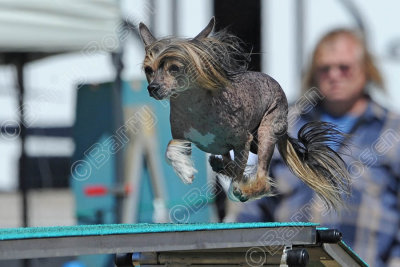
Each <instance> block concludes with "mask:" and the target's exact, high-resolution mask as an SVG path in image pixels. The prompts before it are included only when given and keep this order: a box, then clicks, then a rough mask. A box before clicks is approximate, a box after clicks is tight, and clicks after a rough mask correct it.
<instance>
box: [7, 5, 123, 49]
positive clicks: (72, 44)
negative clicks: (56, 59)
mask: <svg viewBox="0 0 400 267" xmlns="http://www.w3.org/2000/svg"><path fill="white" fill-rule="evenodd" d="M120 22H121V16H120V9H119V6H118V1H116V0H40V1H39V0H0V36H1V38H0V53H4V52H6V53H7V52H40V53H59V52H70V51H79V50H82V49H87V48H88V47H89V46H91V47H92V48H96V49H98V50H106V51H112V50H115V49H117V48H118V36H117V35H118V30H119V28H118V27H119V25H120Z"/></svg>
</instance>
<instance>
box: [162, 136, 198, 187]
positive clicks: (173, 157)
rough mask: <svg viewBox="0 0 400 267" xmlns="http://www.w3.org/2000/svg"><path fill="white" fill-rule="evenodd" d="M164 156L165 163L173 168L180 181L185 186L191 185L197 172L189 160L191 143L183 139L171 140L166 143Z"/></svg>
mask: <svg viewBox="0 0 400 267" xmlns="http://www.w3.org/2000/svg"><path fill="white" fill-rule="evenodd" d="M165 155H166V157H167V162H168V163H169V164H170V165H171V166H172V167H173V168H174V170H175V172H176V174H177V175H178V176H179V177H180V178H181V179H182V181H183V182H184V183H185V184H190V183H192V182H193V179H194V174H195V173H196V172H197V170H196V169H195V168H194V164H193V161H192V159H191V155H192V143H191V142H189V141H187V140H183V139H172V140H171V141H169V143H168V147H167V152H166V153H165Z"/></svg>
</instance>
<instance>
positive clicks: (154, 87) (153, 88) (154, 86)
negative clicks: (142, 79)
mask: <svg viewBox="0 0 400 267" xmlns="http://www.w3.org/2000/svg"><path fill="white" fill-rule="evenodd" d="M158 89H160V85H159V84H158V83H151V84H149V86H147V90H149V92H150V93H151V92H153V91H156V90H158Z"/></svg>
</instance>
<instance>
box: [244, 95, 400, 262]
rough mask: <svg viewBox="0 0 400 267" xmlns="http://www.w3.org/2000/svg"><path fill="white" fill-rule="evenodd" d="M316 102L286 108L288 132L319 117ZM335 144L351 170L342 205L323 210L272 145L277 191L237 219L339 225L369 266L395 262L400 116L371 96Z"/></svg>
mask: <svg viewBox="0 0 400 267" xmlns="http://www.w3.org/2000/svg"><path fill="white" fill-rule="evenodd" d="M321 117H324V114H323V112H322V110H321V109H320V108H318V107H317V108H314V109H313V110H311V111H308V112H305V111H301V110H296V109H295V108H292V110H291V112H289V126H292V127H290V129H289V132H290V133H291V135H292V136H293V137H296V136H297V132H298V130H299V129H300V127H301V126H302V125H304V124H305V123H307V122H309V121H315V120H320V119H321ZM347 131H348V132H349V133H350V136H349V137H348V139H347V140H346V141H345V142H346V143H348V144H350V149H347V150H346V149H345V148H344V147H340V148H338V150H339V152H343V153H344V155H342V158H343V159H344V160H345V162H346V163H347V165H348V170H349V172H350V173H351V175H352V192H351V195H350V196H348V197H347V198H346V204H347V207H346V208H344V209H343V210H341V211H340V212H338V213H336V212H334V211H330V212H327V211H326V209H325V208H324V205H323V203H322V201H321V200H320V199H319V198H318V197H317V196H316V194H315V193H314V192H313V191H312V190H311V189H310V188H309V187H307V186H306V185H305V184H304V183H302V182H301V181H300V179H298V178H297V177H295V176H294V175H293V174H292V173H291V172H290V171H289V170H288V168H287V167H286V166H285V164H284V163H283V161H282V160H281V158H280V156H279V154H278V153H277V152H276V151H275V154H274V156H273V159H272V162H271V167H270V172H271V173H270V175H271V177H275V178H276V183H277V189H276V190H277V191H278V194H277V195H276V196H274V197H266V198H262V199H259V200H256V201H251V202H248V203H246V204H245V206H244V208H243V209H242V211H241V213H240V214H239V216H238V221H242V222H250V221H252V222H254V221H285V222H286V221H311V222H318V223H320V224H321V226H324V227H325V226H326V227H329V228H336V229H339V230H340V231H341V232H342V233H343V240H344V241H345V242H346V243H347V244H348V245H349V246H350V247H352V248H353V249H354V250H355V252H357V253H358V254H359V256H360V257H361V258H362V259H364V260H365V261H366V262H367V263H368V264H369V265H370V266H373V267H380V266H400V231H399V229H400V227H399V226H400V117H399V116H398V115H396V114H394V113H392V112H390V111H388V110H387V109H385V108H383V107H381V106H380V105H378V104H377V103H375V102H373V101H372V100H371V101H370V102H369V104H368V107H367V109H366V111H365V112H364V114H362V115H361V116H360V117H359V118H356V119H355V120H354V121H352V125H351V127H348V129H347Z"/></svg>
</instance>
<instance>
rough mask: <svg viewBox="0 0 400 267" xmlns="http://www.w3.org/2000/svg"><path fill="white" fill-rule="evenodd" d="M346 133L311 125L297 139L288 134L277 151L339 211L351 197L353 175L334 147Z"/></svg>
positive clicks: (308, 183)
mask: <svg viewBox="0 0 400 267" xmlns="http://www.w3.org/2000/svg"><path fill="white" fill-rule="evenodd" d="M343 137H344V134H343V133H341V132H340V131H339V130H337V129H336V128H335V126H334V125H333V124H330V123H326V122H310V123H307V124H305V125H304V126H303V127H302V128H301V129H300V131H299V132H298V139H295V138H292V137H290V136H289V135H287V134H285V136H283V138H280V140H279V142H278V150H279V152H280V154H281V156H282V158H283V160H284V161H285V163H286V165H287V166H288V167H289V169H290V170H291V171H292V172H293V173H294V174H295V175H296V176H297V177H299V178H300V179H301V180H302V181H303V182H304V183H306V184H307V185H308V186H309V187H311V188H312V189H313V190H314V191H315V192H316V193H317V194H318V195H319V196H320V197H321V198H322V200H323V201H324V202H325V203H326V205H327V207H328V208H333V209H336V210H337V209H338V208H339V207H340V206H342V204H343V196H345V195H347V194H349V191H350V189H349V188H350V176H349V173H348V171H347V168H346V164H345V163H344V161H343V159H342V158H341V157H340V156H339V154H338V153H337V152H335V151H334V150H333V149H332V148H331V147H332V146H335V145H339V144H340V142H341V141H342V138H343Z"/></svg>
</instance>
